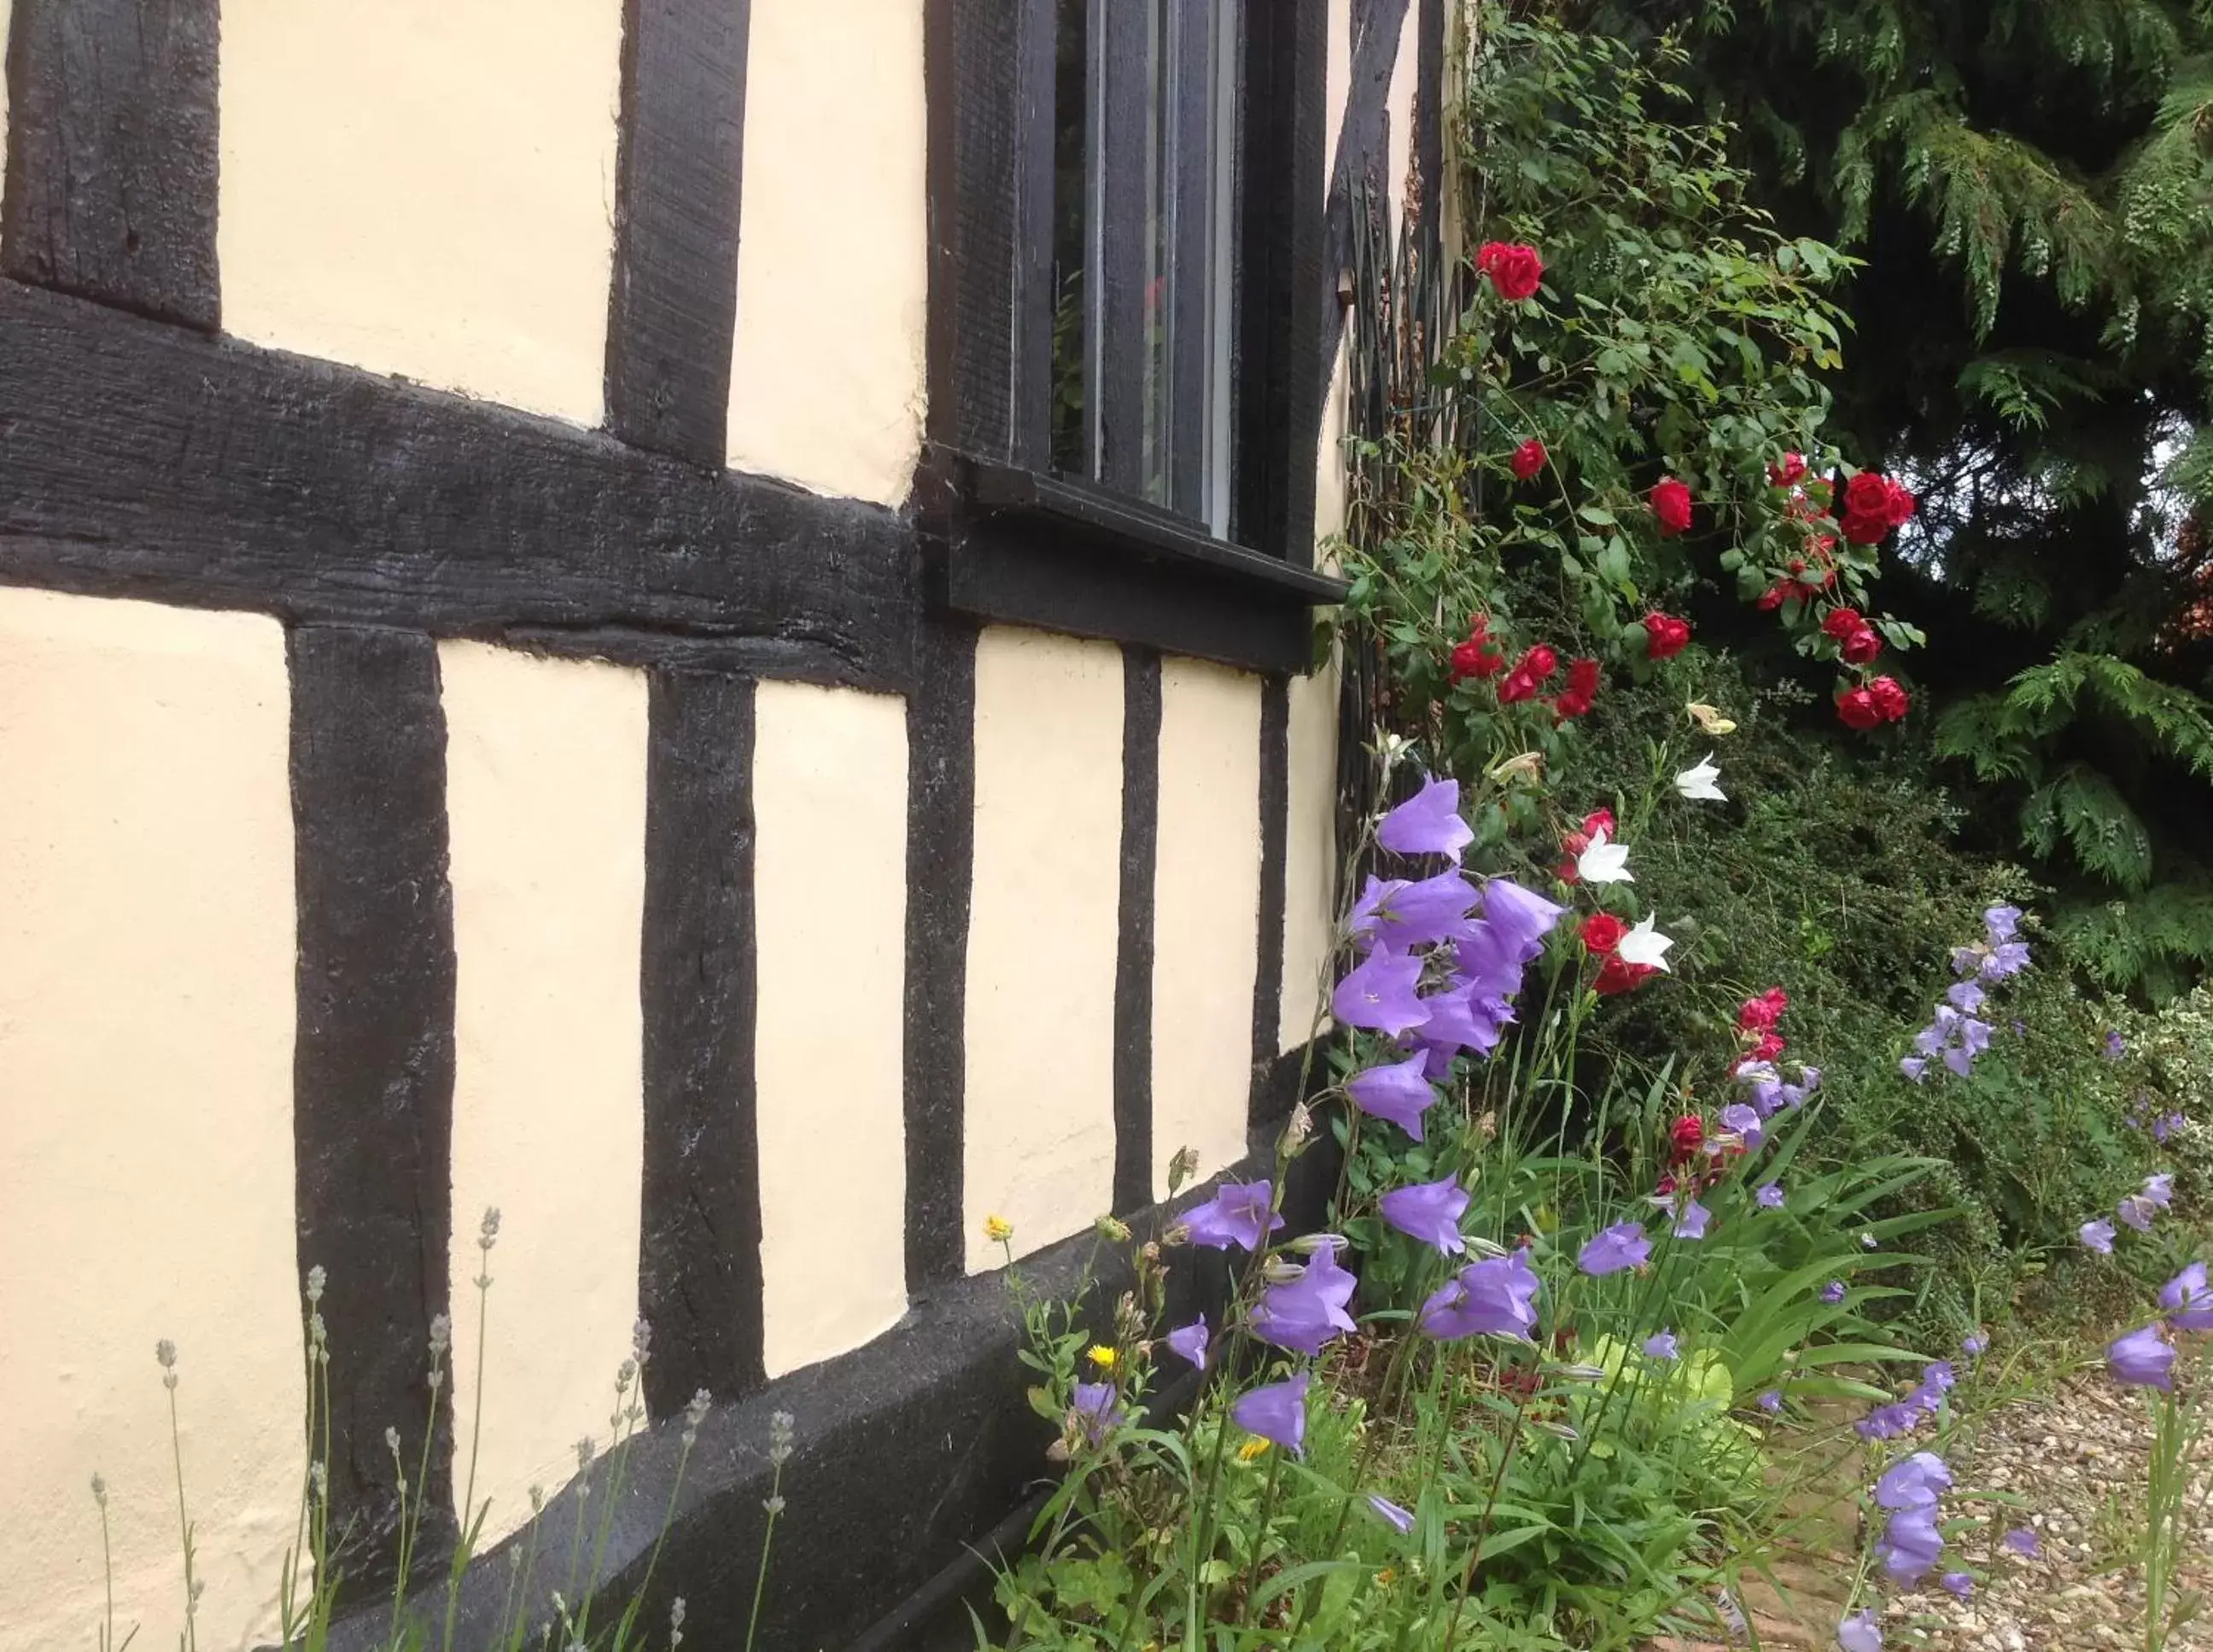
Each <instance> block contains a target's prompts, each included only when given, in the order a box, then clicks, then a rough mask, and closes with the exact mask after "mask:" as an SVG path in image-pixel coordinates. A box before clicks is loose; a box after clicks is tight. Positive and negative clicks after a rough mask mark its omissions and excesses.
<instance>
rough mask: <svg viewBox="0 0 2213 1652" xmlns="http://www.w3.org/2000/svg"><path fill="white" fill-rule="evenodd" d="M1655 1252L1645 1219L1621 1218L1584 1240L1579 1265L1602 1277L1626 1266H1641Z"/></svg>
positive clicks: (1597, 1276) (1578, 1256) (1591, 1275)
mask: <svg viewBox="0 0 2213 1652" xmlns="http://www.w3.org/2000/svg"><path fill="white" fill-rule="evenodd" d="M1651 1254H1652V1241H1650V1240H1649V1239H1648V1238H1647V1237H1645V1234H1644V1225H1643V1223H1642V1222H1615V1223H1614V1224H1613V1226H1612V1227H1611V1228H1600V1229H1599V1230H1598V1231H1597V1232H1596V1233H1594V1234H1592V1235H1591V1236H1590V1237H1589V1238H1588V1239H1587V1240H1585V1241H1583V1247H1582V1251H1581V1252H1580V1253H1578V1254H1577V1255H1576V1266H1577V1267H1579V1268H1581V1269H1582V1271H1584V1272H1585V1273H1587V1274H1588V1275H1590V1277H1592V1278H1594V1279H1598V1278H1602V1277H1605V1276H1606V1275H1607V1274H1609V1273H1619V1272H1620V1271H1622V1270H1623V1269H1624V1268H1641V1267H1643V1265H1644V1264H1645V1262H1646V1261H1647V1259H1649V1258H1650V1256H1651Z"/></svg>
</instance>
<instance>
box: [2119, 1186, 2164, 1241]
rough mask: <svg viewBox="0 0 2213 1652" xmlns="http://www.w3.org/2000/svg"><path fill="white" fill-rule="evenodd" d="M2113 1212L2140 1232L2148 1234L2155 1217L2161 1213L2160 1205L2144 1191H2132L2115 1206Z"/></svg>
mask: <svg viewBox="0 0 2213 1652" xmlns="http://www.w3.org/2000/svg"><path fill="white" fill-rule="evenodd" d="M2113 1214H2114V1215H2115V1216H2119V1217H2120V1219H2121V1220H2122V1222H2125V1223H2126V1224H2127V1225H2128V1226H2129V1227H2131V1228H2135V1229H2136V1230H2137V1232H2138V1233H2140V1234H2148V1233H2149V1232H2150V1231H2151V1224H2152V1220H2153V1218H2154V1217H2155V1216H2158V1215H2159V1205H2158V1204H2157V1203H2156V1202H2155V1201H2154V1200H2152V1199H2150V1198H2146V1197H2145V1196H2144V1195H2143V1194H2142V1193H2131V1194H2130V1195H2129V1196H2128V1197H2127V1198H2125V1199H2123V1200H2122V1201H2121V1202H2120V1203H2119V1204H2117V1205H2115V1206H2114V1207H2113Z"/></svg>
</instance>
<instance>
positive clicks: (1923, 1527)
mask: <svg viewBox="0 0 2213 1652" xmlns="http://www.w3.org/2000/svg"><path fill="white" fill-rule="evenodd" d="M1943 1552H1944V1539H1943V1536H1942V1533H1939V1532H1938V1531H1937V1529H1936V1504H1934V1503H1930V1504H1929V1505H1928V1506H1927V1507H1926V1508H1916V1509H1899V1511H1898V1512H1897V1513H1896V1514H1894V1515H1892V1516H1891V1517H1890V1524H1889V1525H1888V1526H1887V1527H1884V1528H1883V1533H1882V1540H1881V1542H1879V1543H1877V1544H1876V1545H1875V1558H1877V1559H1878V1560H1880V1561H1881V1562H1882V1569H1883V1570H1885V1571H1887V1572H1888V1573H1889V1574H1890V1576H1891V1580H1892V1581H1893V1582H1899V1583H1911V1582H1917V1581H1918V1580H1919V1579H1921V1578H1923V1577H1924V1576H1927V1575H1928V1573H1929V1572H1930V1569H1931V1568H1933V1567H1934V1566H1935V1565H1936V1558H1937V1556H1939V1555H1941V1554H1942V1553H1943Z"/></svg>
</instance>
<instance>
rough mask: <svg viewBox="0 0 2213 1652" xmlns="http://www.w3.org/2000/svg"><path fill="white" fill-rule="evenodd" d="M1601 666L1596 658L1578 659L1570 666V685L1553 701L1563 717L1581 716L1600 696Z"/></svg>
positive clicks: (1555, 708)
mask: <svg viewBox="0 0 2213 1652" xmlns="http://www.w3.org/2000/svg"><path fill="white" fill-rule="evenodd" d="M1598 686H1599V666H1598V661H1595V660H1577V661H1575V662H1574V663H1573V664H1572V665H1570V667H1569V668H1568V686H1567V687H1566V688H1564V690H1562V691H1561V692H1560V696H1559V698H1558V699H1556V700H1554V701H1553V702H1552V710H1554V711H1556V712H1558V714H1559V715H1560V716H1563V717H1580V716H1583V715H1584V714H1585V713H1586V712H1588V710H1590V709H1591V706H1592V704H1593V703H1594V701H1596V700H1597V698H1598Z"/></svg>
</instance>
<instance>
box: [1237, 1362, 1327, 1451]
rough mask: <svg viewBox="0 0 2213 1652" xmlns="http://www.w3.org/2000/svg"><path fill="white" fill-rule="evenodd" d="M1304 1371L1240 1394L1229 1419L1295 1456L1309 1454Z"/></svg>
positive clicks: (1305, 1373) (1248, 1431)
mask: <svg viewBox="0 0 2213 1652" xmlns="http://www.w3.org/2000/svg"><path fill="white" fill-rule="evenodd" d="M1312 1380H1313V1379H1312V1377H1311V1375H1309V1374H1308V1372H1305V1371H1302V1372H1300V1373H1299V1374H1298V1375H1296V1376H1295V1377H1293V1378H1291V1380H1290V1381H1288V1382H1271V1383H1269V1384H1268V1385H1267V1386H1266V1387H1260V1388H1254V1389H1253V1390H1251V1391H1250V1392H1249V1393H1242V1394H1240V1395H1239V1396H1238V1397H1237V1400H1236V1403H1235V1405H1231V1406H1230V1408H1229V1420H1230V1421H1231V1422H1233V1423H1235V1424H1236V1425H1237V1426H1238V1427H1239V1428H1241V1429H1244V1430H1245V1432H1246V1433H1247V1434H1257V1435H1259V1436H1260V1437H1261V1438H1262V1439H1263V1440H1266V1441H1269V1442H1272V1443H1274V1444H1276V1445H1279V1446H1281V1447H1282V1448H1283V1449H1284V1450H1286V1451H1288V1452H1289V1453H1290V1454H1291V1455H1292V1456H1294V1457H1303V1456H1305V1455H1306V1454H1307V1451H1306V1441H1307V1384H1308V1382H1309V1381H1312Z"/></svg>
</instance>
